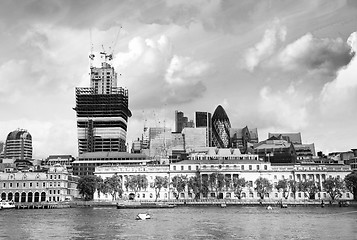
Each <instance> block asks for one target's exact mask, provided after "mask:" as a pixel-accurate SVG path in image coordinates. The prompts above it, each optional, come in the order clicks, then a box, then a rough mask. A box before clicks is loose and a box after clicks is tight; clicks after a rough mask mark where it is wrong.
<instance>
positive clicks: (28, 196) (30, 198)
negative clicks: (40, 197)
mask: <svg viewBox="0 0 357 240" xmlns="http://www.w3.org/2000/svg"><path fill="white" fill-rule="evenodd" d="M32 197H33V193H32V192H29V193H28V194H27V202H32Z"/></svg>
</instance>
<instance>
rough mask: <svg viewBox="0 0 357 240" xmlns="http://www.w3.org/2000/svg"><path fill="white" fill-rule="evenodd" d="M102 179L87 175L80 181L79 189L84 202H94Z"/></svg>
mask: <svg viewBox="0 0 357 240" xmlns="http://www.w3.org/2000/svg"><path fill="white" fill-rule="evenodd" d="M98 182H100V179H99V178H98V177H97V176H94V175H86V176H83V177H81V178H80V179H79V180H78V184H77V189H78V190H79V194H81V195H82V198H84V200H86V201H88V200H93V196H94V193H95V191H96V189H97V186H98Z"/></svg>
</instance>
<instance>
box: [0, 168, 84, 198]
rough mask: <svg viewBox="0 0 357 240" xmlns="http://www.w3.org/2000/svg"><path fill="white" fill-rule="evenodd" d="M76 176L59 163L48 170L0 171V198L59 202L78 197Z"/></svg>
mask: <svg viewBox="0 0 357 240" xmlns="http://www.w3.org/2000/svg"><path fill="white" fill-rule="evenodd" d="M77 182H78V177H75V176H71V175H69V173H68V171H67V169H66V168H65V167H63V166H60V165H59V164H57V165H54V166H51V167H50V168H49V169H48V171H46V172H45V171H34V172H29V171H26V172H25V171H8V172H0V194H1V195H0V196H1V200H9V201H14V202H30V203H31V202H47V201H48V202H60V201H65V200H73V198H76V197H79V194H78V190H77Z"/></svg>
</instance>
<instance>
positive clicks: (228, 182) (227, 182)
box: [224, 176, 232, 191]
mask: <svg viewBox="0 0 357 240" xmlns="http://www.w3.org/2000/svg"><path fill="white" fill-rule="evenodd" d="M231 185H232V179H231V178H230V177H228V176H226V177H225V178H224V186H225V187H226V191H228V190H229V189H230V188H231Z"/></svg>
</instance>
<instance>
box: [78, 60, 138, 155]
mask: <svg viewBox="0 0 357 240" xmlns="http://www.w3.org/2000/svg"><path fill="white" fill-rule="evenodd" d="M74 110H75V111H76V113H77V130H78V152H79V154H81V153H86V152H125V151H126V132H127V123H128V118H129V117H131V112H130V110H129V108H128V90H127V89H124V88H122V87H117V73H116V72H115V70H114V68H113V67H112V66H111V65H110V64H109V63H107V62H102V66H101V67H100V68H97V67H91V72H90V87H77V88H76V107H75V108H74Z"/></svg>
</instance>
